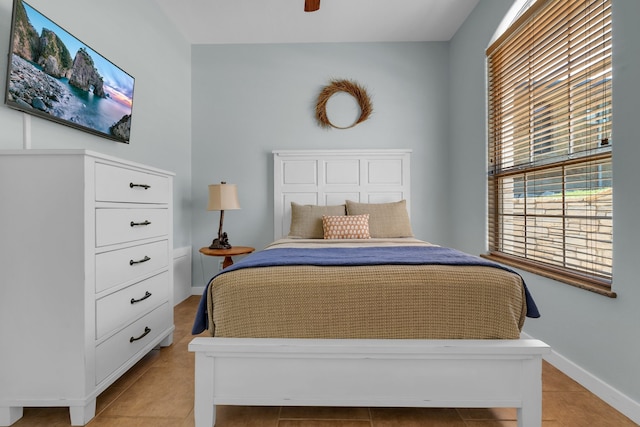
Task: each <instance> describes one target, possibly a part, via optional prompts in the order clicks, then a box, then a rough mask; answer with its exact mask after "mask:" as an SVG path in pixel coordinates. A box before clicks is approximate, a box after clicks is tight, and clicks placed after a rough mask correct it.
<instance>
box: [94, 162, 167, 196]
mask: <svg viewBox="0 0 640 427" xmlns="http://www.w3.org/2000/svg"><path fill="white" fill-rule="evenodd" d="M95 190H96V200H97V201H100V202H131V203H169V202H170V201H171V200H169V197H170V194H171V191H170V180H169V178H167V177H166V176H159V175H153V174H150V173H145V172H142V171H135V170H131V169H127V168H122V167H118V166H112V165H106V164H103V163H97V164H96V188H95Z"/></svg>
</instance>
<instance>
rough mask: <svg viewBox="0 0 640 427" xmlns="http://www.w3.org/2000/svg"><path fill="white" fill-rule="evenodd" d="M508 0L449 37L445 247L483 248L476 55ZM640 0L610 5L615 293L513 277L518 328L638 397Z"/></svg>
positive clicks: (480, 92) (481, 98) (482, 122)
mask: <svg viewBox="0 0 640 427" xmlns="http://www.w3.org/2000/svg"><path fill="white" fill-rule="evenodd" d="M510 5H511V1H507V0H481V1H480V3H479V4H478V6H477V7H476V9H475V10H474V11H473V12H472V14H471V16H470V17H469V19H467V21H466V22H465V23H464V24H463V26H462V28H461V29H460V31H458V33H457V34H456V35H455V37H454V39H453V40H452V42H451V50H450V58H451V81H450V84H451V88H452V90H451V99H450V108H451V117H452V119H451V123H450V127H451V130H450V135H451V138H450V140H449V147H450V149H451V151H450V153H449V154H450V166H451V168H450V171H451V172H452V173H451V174H450V176H449V178H450V181H451V185H452V188H451V192H450V197H451V199H450V207H451V214H452V216H453V221H454V224H455V227H454V228H453V229H452V233H451V236H450V243H451V245H453V246H455V247H458V248H460V249H463V250H466V251H470V252H472V253H481V252H483V251H485V250H486V209H487V208H486V205H487V203H486V196H485V195H486V188H485V178H486V160H485V159H486V149H485V144H486V118H485V105H486V101H485V89H484V79H485V58H484V50H485V49H486V48H487V46H488V44H489V41H490V39H491V36H492V35H493V32H494V30H495V28H496V26H497V25H498V23H499V22H500V20H501V18H502V16H504V14H505V13H506V12H507V11H508V9H509V7H510ZM638 18H640V2H638V1H635V0H634V1H630V0H614V3H613V25H614V35H613V37H614V38H613V55H614V69H613V114H614V119H613V131H612V134H613V147H614V157H613V168H614V184H613V188H614V190H613V194H614V254H613V257H614V284H613V289H614V290H615V291H616V292H617V293H618V298H617V299H610V298H607V297H604V296H600V295H596V294H594V293H591V292H588V291H584V290H581V289H577V288H574V287H571V286H568V285H565V284H562V283H558V282H556V281H553V280H549V279H545V278H542V277H539V276H536V275H534V274H530V273H526V272H523V273H522V274H523V276H524V278H525V280H526V282H527V284H528V286H529V288H530V289H531V292H532V294H533V296H534V298H535V299H536V302H537V304H538V307H539V308H540V312H541V314H542V317H541V318H540V319H535V320H534V319H528V320H527V322H526V323H525V331H526V332H527V333H529V334H530V335H532V336H534V337H536V338H539V339H541V340H543V341H545V342H547V343H548V344H550V345H551V347H552V348H553V349H554V350H555V351H556V352H558V353H559V354H560V355H562V356H564V357H566V358H568V359H569V360H571V361H572V362H574V363H575V364H577V365H579V366H580V367H582V368H583V369H586V370H587V371H588V372H590V373H591V374H593V375H595V376H596V377H598V378H600V379H601V380H603V381H604V382H606V383H608V384H609V385H610V386H612V387H613V388H615V389H617V390H619V391H620V392H622V393H623V394H626V395H627V396H628V397H630V398H631V399H633V400H634V401H635V402H640V369H638V360H640V310H639V309H638V306H639V305H640V283H639V282H638V254H639V253H640V251H639V250H638V242H640V227H639V226H638V220H637V218H638V212H640V196H639V195H638V185H639V184H640V168H639V167H638V161H640V143H639V141H638V114H639V112H640V84H639V83H638V78H639V77H640V44H639V43H638V40H640V29H639V27H638V25H637V21H638Z"/></svg>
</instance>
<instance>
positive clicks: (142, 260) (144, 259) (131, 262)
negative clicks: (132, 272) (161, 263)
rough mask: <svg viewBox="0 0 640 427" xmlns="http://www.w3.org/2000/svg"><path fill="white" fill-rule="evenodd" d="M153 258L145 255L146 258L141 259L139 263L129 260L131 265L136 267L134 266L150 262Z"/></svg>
mask: <svg viewBox="0 0 640 427" xmlns="http://www.w3.org/2000/svg"><path fill="white" fill-rule="evenodd" d="M150 260H151V258H149V257H148V256H146V255H145V257H144V258H142V259H139V260H138V261H134V260H132V259H130V260H129V265H134V264H142V263H143V262H147V261H150Z"/></svg>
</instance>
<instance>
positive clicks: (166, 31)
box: [0, 0, 191, 247]
mask: <svg viewBox="0 0 640 427" xmlns="http://www.w3.org/2000/svg"><path fill="white" fill-rule="evenodd" d="M29 4H31V5H32V6H33V7H35V8H36V9H38V10H39V11H40V12H42V13H43V14H45V15H46V16H47V17H48V18H50V19H51V20H53V21H55V22H56V23H57V24H59V25H60V26H62V27H63V28H65V29H66V30H67V31H68V32H70V33H71V34H73V35H75V36H76V37H78V38H79V39H80V40H82V41H83V42H84V43H85V44H87V45H88V46H90V47H91V48H92V49H94V50H95V51H97V52H99V53H100V54H101V55H103V56H104V57H106V58H108V59H109V60H110V61H111V62H113V63H114V64H116V65H118V66H119V67H120V68H122V69H124V70H125V71H127V72H128V73H129V74H131V75H132V76H133V77H134V78H135V79H136V86H135V93H134V104H133V121H132V126H131V141H130V144H128V145H127V144H122V143H118V142H113V141H111V140H108V139H104V138H100V137H98V136H94V135H91V134H88V133H86V132H82V131H79V130H76V129H72V128H69V127H66V126H63V125H60V124H58V123H54V122H50V121H47V120H44V119H40V118H37V117H32V118H31V134H32V148H84V149H89V150H95V151H98V152H102V153H105V154H109V155H113V156H118V157H121V158H124V159H128V160H132V161H136V162H140V163H145V164H149V165H151V166H155V167H158V168H162V169H166V170H169V171H172V172H175V173H176V178H175V185H174V192H175V196H174V201H175V214H174V216H175V217H174V236H175V241H174V245H175V246H176V247H180V246H184V245H189V244H190V243H191V224H190V221H191V202H190V195H191V92H190V87H191V83H190V80H191V46H190V44H189V43H187V41H186V40H185V39H184V38H183V37H182V36H181V35H180V33H178V31H177V30H175V29H174V28H173V27H172V26H171V25H170V24H169V21H168V20H167V18H166V17H165V16H164V15H162V14H161V13H160V12H159V10H158V7H157V6H156V5H154V4H153V2H152V1H150V0H136V1H133V2H132V1H129V0H113V1H109V2H108V3H101V4H98V3H95V2H94V3H87V2H86V1H83V0H56V1H55V2H51V1H47V0H31V1H30V2H29ZM11 7H12V1H11V0H0V29H1V31H0V51H1V52H2V55H0V79H1V80H0V81H1V84H2V87H3V90H4V82H5V79H6V71H7V55H6V53H7V52H8V51H9V27H10V25H11V24H10V23H11ZM2 97H3V99H2V101H3V102H2V105H0V149H21V148H22V146H23V130H22V129H23V128H22V126H23V125H22V123H23V113H21V112H17V111H15V110H11V109H9V108H8V107H7V106H6V105H4V92H3V95H2Z"/></svg>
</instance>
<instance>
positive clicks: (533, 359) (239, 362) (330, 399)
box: [189, 337, 549, 427]
mask: <svg viewBox="0 0 640 427" xmlns="http://www.w3.org/2000/svg"><path fill="white" fill-rule="evenodd" d="M189 351H192V352H195V357H196V365H195V403H194V414H195V425H196V427H211V426H213V425H214V424H215V418H216V411H215V406H216V405H265V406H365V407H461V408H482V407H515V408H517V413H518V426H519V427H540V425H541V420H542V355H543V354H545V353H548V352H549V346H547V345H546V344H545V343H543V342H541V341H538V340H530V339H522V340H346V339H339V340H333V339H323V340H312V339H274V338H267V339H256V338H207V337H198V338H194V339H193V340H192V341H191V343H190V344H189Z"/></svg>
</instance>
